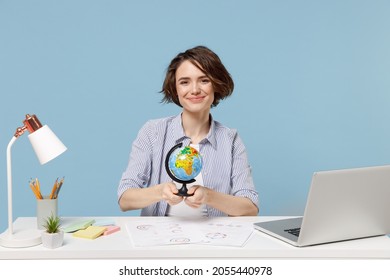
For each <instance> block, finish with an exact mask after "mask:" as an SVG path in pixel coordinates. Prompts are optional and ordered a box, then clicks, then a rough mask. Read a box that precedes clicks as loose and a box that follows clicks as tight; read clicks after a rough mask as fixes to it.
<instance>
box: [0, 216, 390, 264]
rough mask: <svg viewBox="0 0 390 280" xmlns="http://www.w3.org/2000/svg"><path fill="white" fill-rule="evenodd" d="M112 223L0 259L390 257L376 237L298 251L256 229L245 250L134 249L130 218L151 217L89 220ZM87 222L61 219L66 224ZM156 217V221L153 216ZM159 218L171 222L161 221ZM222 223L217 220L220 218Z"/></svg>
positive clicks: (8, 251)
mask: <svg viewBox="0 0 390 280" xmlns="http://www.w3.org/2000/svg"><path fill="white" fill-rule="evenodd" d="M89 218H96V219H113V220H115V222H116V224H117V225H119V226H121V231H119V232H116V233H114V234H111V235H108V236H101V237H99V238H97V239H94V240H89V239H83V238H76V237H73V236H72V235H71V234H70V233H65V239H64V244H63V246H62V247H60V248H57V249H47V248H45V247H43V246H42V245H38V246H34V247H29V248H4V247H0V259H148V258H159V259H161V258H267V259H270V258H284V259H285V258H348V259H356V258H364V259H368V258H376V259H378V258H390V238H389V237H387V236H379V237H372V238H364V239H359V240H351V241H344V242H337V243H331V244H324V245H317V246H311V247H305V248H296V247H294V246H291V245H289V244H287V243H285V242H283V241H280V240H278V239H275V238H273V237H271V236H268V235H266V234H264V233H261V232H259V231H257V230H254V234H252V236H251V237H250V239H249V240H248V241H247V243H246V244H245V246H244V247H229V246H208V245H195V244H185V245H170V246H154V247H135V246H134V245H133V244H132V241H131V239H130V237H129V235H128V232H127V230H126V226H125V224H126V222H127V221H130V220H139V219H149V217H89ZM278 218H282V217H264V216H263V217H262V216H257V217H235V218H231V217H229V218H224V219H234V220H235V221H245V222H251V223H252V222H259V221H267V220H273V219H278ZM85 219H86V218H80V217H77V218H63V223H64V225H65V224H67V223H68V224H69V223H72V222H77V221H79V220H85ZM153 219H156V217H153ZM159 219H171V218H168V217H161V218H159ZM219 219H220V218H219ZM34 226H35V227H36V218H18V219H17V220H16V221H15V222H14V230H15V231H17V230H19V229H21V228H34Z"/></svg>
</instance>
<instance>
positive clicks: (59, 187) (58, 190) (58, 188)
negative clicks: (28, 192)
mask: <svg viewBox="0 0 390 280" xmlns="http://www.w3.org/2000/svg"><path fill="white" fill-rule="evenodd" d="M64 179H65V177H62V179H61V181H60V183H59V184H58V187H57V191H56V194H55V196H54V198H57V197H58V194H59V193H60V189H61V187H62V184H63V183H64Z"/></svg>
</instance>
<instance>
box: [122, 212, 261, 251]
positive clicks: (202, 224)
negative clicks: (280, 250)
mask: <svg viewBox="0 0 390 280" xmlns="http://www.w3.org/2000/svg"><path fill="white" fill-rule="evenodd" d="M126 228H127V231H128V233H129V235H130V237H131V239H132V241H133V244H134V246H136V247H145V246H161V245H179V244H201V245H214V246H235V247H241V246H244V245H245V242H246V241H247V240H248V239H249V237H250V236H251V234H252V233H253V224H252V223H248V222H236V221H232V220H229V219H218V218H210V219H195V220H184V219H182V218H167V219H166V220H165V219H162V220H161V219H153V218H148V219H143V220H134V221H129V222H127V223H126Z"/></svg>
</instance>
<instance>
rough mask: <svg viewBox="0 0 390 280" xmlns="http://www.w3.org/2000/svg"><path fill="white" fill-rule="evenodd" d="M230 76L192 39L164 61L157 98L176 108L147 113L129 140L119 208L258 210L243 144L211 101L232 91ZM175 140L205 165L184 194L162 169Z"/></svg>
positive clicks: (178, 212)
mask: <svg viewBox="0 0 390 280" xmlns="http://www.w3.org/2000/svg"><path fill="white" fill-rule="evenodd" d="M233 88H234V83H233V80H232V78H231V76H230V74H229V73H228V71H227V70H226V68H225V66H224V65H223V64H222V62H221V60H220V59H219V57H218V56H217V55H216V54H215V53H214V52H213V51H211V50H210V49H208V48H207V47H204V46H198V47H195V48H192V49H189V50H187V51H185V52H183V53H179V54H178V55H177V56H176V57H175V58H174V59H173V60H172V61H171V63H170V65H169V67H168V70H167V73H166V77H165V81H164V84H163V88H162V93H163V94H164V97H163V101H164V102H167V103H170V102H173V103H175V104H177V105H178V106H180V107H182V109H183V110H182V112H181V114H179V115H177V116H172V117H167V118H162V119H157V120H151V121H148V122H147V123H146V124H145V125H144V126H143V127H142V129H141V130H140V131H139V133H138V136H137V138H136V139H135V141H134V142H133V146H132V150H131V153H130V160H129V163H128V166H127V169H126V170H125V172H124V173H123V175H122V179H121V181H120V184H119V187H118V201H119V206H120V208H121V209H122V211H128V210H135V209H142V211H141V215H145V216H152V215H153V216H210V217H211V216H243V215H257V213H258V193H257V191H256V189H255V187H254V184H253V179H252V175H251V168H250V166H249V163H248V158H247V153H246V150H245V146H244V144H243V142H242V140H241V139H240V137H239V136H238V134H237V132H236V130H233V129H230V128H227V127H225V126H223V125H222V124H221V123H219V122H217V121H215V120H214V119H213V118H212V116H211V114H210V109H211V108H212V107H215V106H217V105H218V104H219V102H220V100H222V99H224V98H226V97H228V96H230V95H231V94H232V92H233ZM178 143H183V146H190V145H191V146H193V147H194V148H195V149H197V150H198V151H199V153H200V154H201V156H202V162H203V167H202V170H201V173H200V174H199V175H198V176H197V177H196V178H195V179H196V181H195V182H194V183H193V184H190V185H188V194H190V195H192V196H187V197H183V196H178V195H177V193H178V188H179V185H177V184H176V183H175V182H172V179H170V177H169V175H168V174H167V172H166V170H165V167H164V162H165V157H166V155H167V153H168V152H169V151H170V149H171V148H172V147H173V146H175V145H176V144H178Z"/></svg>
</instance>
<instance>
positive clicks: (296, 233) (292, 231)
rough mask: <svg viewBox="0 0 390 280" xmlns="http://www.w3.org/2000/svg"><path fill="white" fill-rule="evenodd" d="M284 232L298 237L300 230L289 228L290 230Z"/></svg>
mask: <svg viewBox="0 0 390 280" xmlns="http://www.w3.org/2000/svg"><path fill="white" fill-rule="evenodd" d="M284 231H285V232H287V233H290V234H292V235H295V236H297V237H298V236H299V232H300V231H301V228H290V229H285V230H284Z"/></svg>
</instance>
